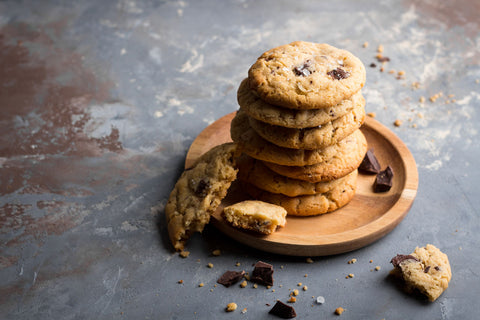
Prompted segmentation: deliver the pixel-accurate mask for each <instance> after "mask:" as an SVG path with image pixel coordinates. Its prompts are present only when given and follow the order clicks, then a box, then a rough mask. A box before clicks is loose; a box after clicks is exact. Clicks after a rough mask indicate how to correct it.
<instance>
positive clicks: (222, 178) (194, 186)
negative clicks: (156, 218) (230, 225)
mask: <svg viewBox="0 0 480 320" xmlns="http://www.w3.org/2000/svg"><path fill="white" fill-rule="evenodd" d="M236 150H237V148H236V145H235V144H234V143H225V144H222V145H219V146H216V147H214V148H212V149H211V150H209V151H208V152H206V153H205V154H203V155H202V156H201V157H200V158H198V159H197V160H196V161H195V163H194V164H193V166H192V167H191V168H189V169H186V170H185V171H184V172H183V173H182V175H181V176H180V178H179V179H178V181H177V183H176V184H175V187H174V188H173V190H172V192H171V193H170V197H169V199H168V202H167V205H166V207H165V214H166V218H167V224H168V234H169V237H170V241H171V242H172V245H173V247H174V248H175V250H177V251H182V250H183V249H184V247H185V244H186V242H187V240H188V239H189V238H190V236H191V235H192V234H193V233H194V232H202V231H203V228H204V227H205V225H206V224H207V223H208V222H209V221H210V216H211V215H212V214H213V213H214V212H215V210H216V209H217V207H218V206H219V205H220V203H221V201H222V199H223V198H225V196H226V195H227V191H228V188H229V187H230V185H231V183H232V181H233V180H235V179H236V177H237V171H238V170H237V169H236V168H235V157H236Z"/></svg>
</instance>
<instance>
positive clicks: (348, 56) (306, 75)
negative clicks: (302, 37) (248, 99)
mask: <svg viewBox="0 0 480 320" xmlns="http://www.w3.org/2000/svg"><path fill="white" fill-rule="evenodd" d="M248 79H249V84H250V88H251V89H252V90H255V91H256V92H257V94H258V95H259V96H260V98H261V99H262V100H264V101H266V102H268V103H270V104H273V105H278V106H282V107H285V108H291V109H319V108H327V107H331V106H334V105H337V104H339V103H340V102H341V101H343V100H345V99H348V98H349V97H351V96H352V95H353V94H354V93H356V92H358V91H359V90H360V89H361V88H362V87H363V86H364V84H365V80H366V73H365V67H364V65H363V63H362V62H361V61H360V59H358V58H357V57H355V56H354V55H353V54H352V53H350V52H348V51H346V50H342V49H338V48H335V47H333V46H331V45H328V44H320V43H312V42H304V41H295V42H292V43H290V44H286V45H282V46H279V47H276V48H273V49H271V50H268V51H266V52H265V53H263V54H262V55H261V56H260V57H259V58H258V59H257V61H256V62H255V63H254V64H253V65H252V66H251V67H250V69H249V71H248Z"/></svg>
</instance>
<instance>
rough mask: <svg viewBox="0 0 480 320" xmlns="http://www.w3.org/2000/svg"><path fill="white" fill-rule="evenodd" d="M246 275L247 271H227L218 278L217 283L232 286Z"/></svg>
mask: <svg viewBox="0 0 480 320" xmlns="http://www.w3.org/2000/svg"><path fill="white" fill-rule="evenodd" d="M244 275H245V271H243V270H242V271H230V270H228V271H226V272H225V273H224V274H223V275H222V276H221V277H220V278H218V280H217V283H220V284H223V285H224V286H225V287H227V288H228V287H230V286H231V285H232V284H235V283H237V282H238V281H240V279H242V278H243V276H244Z"/></svg>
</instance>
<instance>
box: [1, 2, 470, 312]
mask: <svg viewBox="0 0 480 320" xmlns="http://www.w3.org/2000/svg"><path fill="white" fill-rule="evenodd" d="M479 12H480V3H479V2H478V1H468V0H461V1H448V2H447V1H433V0H428V1H421V2H420V1H393V0H392V1H335V2H333V1H307V0H304V1H213V0H204V1H134V0H108V1H76V2H74V1H53V0H52V1H32V0H30V1H0V82H1V85H0V108H1V112H0V317H1V318H2V319H92V318H93V319H95V318H98V319H122V318H125V319H152V318H154V319H226V318H234V319H271V318H272V319H273V316H270V315H269V314H268V310H270V308H271V306H268V305H267V304H270V305H273V304H274V303H275V301H276V300H277V299H280V300H282V301H286V300H287V299H288V295H289V292H290V290H291V289H295V288H297V283H299V282H302V283H303V284H304V285H307V286H308V290H307V291H305V292H303V291H301V292H300V295H299V296H298V297H297V302H296V303H295V304H294V305H293V306H294V307H295V309H296V311H297V314H298V319H328V318H335V317H336V316H335V315H334V314H333V311H334V310H335V308H337V307H338V306H342V307H343V308H345V309H346V311H345V313H344V314H342V316H341V318H342V319H383V318H385V319H414V318H422V319H473V318H475V317H477V314H478V313H479V312H480V305H479V303H478V302H477V296H478V288H479V287H480V279H479V271H478V268H477V266H478V265H479V264H480V258H479V255H478V253H479V249H478V248H479V245H480V236H479V234H478V229H479V227H480V223H479V209H478V208H479V207H480V197H479V188H480V169H479V165H480V160H479V157H480V147H479V143H478V138H479V132H478V130H479V125H478V123H479V121H480V112H479V111H478V109H479V108H480V84H479V82H480V81H479V80H478V79H480V68H479V62H480V54H479V52H480V32H479V30H480V29H479V27H480V20H479V19H478V14H479ZM294 40H306V41H314V42H326V43H330V44H332V45H335V46H337V47H341V48H345V49H347V50H349V51H351V52H353V53H354V54H355V55H357V56H358V57H360V58H361V60H362V61H363V62H364V63H365V65H366V66H367V84H366V86H365V88H364V90H363V92H364V95H365V97H366V100H367V106H366V109H367V112H375V113H376V115H377V116H376V119H377V120H379V121H380V122H382V123H383V124H384V125H386V126H388V127H389V128H390V129H392V131H394V132H395V133H396V134H397V135H398V136H399V137H400V138H401V139H402V140H403V141H404V142H405V143H406V145H407V146H408V147H409V149H410V150H411V152H412V154H413V155H414V157H415V160H416V162H417V165H418V171H419V189H418V195H417V198H416V200H415V203H414V205H413V207H412V208H411V210H410V212H409V214H408V215H407V217H406V218H405V219H404V220H403V221H402V223H401V224H400V225H399V226H398V227H397V228H396V229H395V230H394V231H393V232H391V233H390V234H389V235H387V236H386V237H384V238H383V239H381V240H379V241H377V242H376V243H374V244H372V245H370V246H367V247H365V248H362V249H360V250H357V251H354V252H351V253H347V254H342V255H337V256H330V257H322V258H313V259H314V263H313V264H307V263H305V258H292V257H284V256H278V255H273V254H268V253H263V252H260V251H256V250H253V249H249V248H248V247H245V246H243V245H240V244H238V243H236V242H234V241H233V240H231V239H229V238H228V237H226V236H224V235H222V234H220V233H219V232H218V231H217V230H216V229H214V228H213V227H210V226H209V227H207V229H206V230H205V231H204V233H203V234H201V235H200V234H197V235H195V236H194V237H193V238H192V239H191V241H190V242H189V246H188V249H189V250H190V251H191V255H190V256H189V257H188V258H186V259H182V258H180V257H179V256H178V255H177V254H175V253H174V252H173V251H172V248H171V247H170V244H169V242H168V239H167V237H166V228H165V220H164V218H163V208H164V205H165V203H166V199H167V197H168V195H169V193H170V191H171V189H172V188H173V185H174V183H175V181H176V179H177V178H178V177H179V175H180V173H181V171H182V165H183V161H184V158H185V154H186V151H187V149H188V147H189V146H190V144H191V142H192V141H193V139H194V138H195V137H196V136H197V134H198V133H199V132H201V130H203V129H204V128H205V127H206V126H207V125H208V124H210V123H212V122H213V121H215V120H216V119H217V118H219V117H221V116H223V115H225V114H227V113H230V112H232V111H234V110H236V109H237V103H236V89H237V87H238V85H239V84H240V81H241V80H242V79H243V78H244V77H245V76H246V74H247V70H248V68H249V66H250V65H251V64H252V63H253V62H254V61H255V59H256V58H257V57H258V56H259V55H260V54H261V53H262V52H264V51H266V50H267V49H270V48H272V47H275V46H278V45H281V44H285V43H289V42H291V41H294ZM366 41H367V42H368V43H369V46H368V47H367V48H363V47H362V45H363V43H364V42H366ZM379 44H382V45H383V46H384V48H385V51H384V55H386V56H388V57H390V59H391V61H390V62H389V63H388V64H387V65H386V71H385V72H383V73H381V72H379V70H378V66H377V68H370V67H368V65H370V63H372V62H374V61H375V59H374V57H375V55H376V48H377V46H378V45H379ZM391 69H393V70H396V71H399V70H403V71H405V79H400V80H397V79H396V77H395V75H392V74H389V73H388V72H387V71H389V70H391ZM413 82H418V83H419V84H420V86H419V88H418V89H415V90H414V89H412V87H411V84H412V83H413ZM439 92H442V93H443V96H441V97H440V98H439V99H437V100H436V101H435V102H430V101H428V97H430V96H433V95H435V94H437V93H439ZM449 95H454V96H449ZM421 96H424V97H426V98H427V101H426V102H425V103H424V104H421V103H419V102H418V101H419V98H420V97H421ZM397 119H400V120H402V121H403V124H402V126H400V127H398V128H397V127H394V125H393V122H394V121H395V120H397ZM157 212H160V216H159V218H158V217H157ZM426 243H432V244H435V245H436V246H437V247H439V248H441V249H442V250H443V251H444V252H446V253H447V254H448V256H449V258H450V261H451V265H452V269H453V279H452V281H451V283H450V287H449V289H448V290H447V291H446V292H445V293H444V294H443V295H442V296H441V297H440V298H439V299H438V300H437V301H436V302H434V303H427V302H425V301H422V300H419V299H417V298H413V297H410V296H408V295H405V294H404V293H402V291H400V290H398V288H396V287H395V285H394V284H393V283H392V282H391V281H389V280H388V279H387V275H388V272H389V270H390V268H391V266H390V265H389V261H390V258H391V257H392V256H393V255H395V254H396V253H406V252H411V251H412V250H413V249H414V248H415V246H417V245H420V246H421V245H424V244H426ZM214 249H220V250H221V251H222V255H221V256H219V257H214V256H212V254H211V252H212V251H213V250H214ZM351 258H356V259H357V260H358V261H357V263H355V264H347V261H348V260H350V259H351ZM257 260H263V261H266V262H269V263H272V264H273V265H274V267H275V285H274V286H273V287H272V288H271V289H265V288H264V287H262V286H260V287H259V288H257V289H254V288H252V287H251V285H249V286H248V287H247V288H245V289H241V288H240V287H238V286H234V287H230V288H224V287H223V286H218V287H214V284H215V281H216V279H217V278H218V277H219V276H220V275H221V274H222V273H223V272H224V271H226V270H228V269H231V270H241V269H245V270H246V271H251V270H252V264H253V263H255V262H256V261H257ZM369 260H373V262H372V263H369ZM209 262H211V263H213V265H214V267H213V268H207V266H206V265H207V264H208V263H209ZM237 262H239V263H240V266H236V265H235V264H236V263H237ZM377 265H378V266H380V267H381V269H380V270H379V271H371V270H372V269H373V268H374V267H375V266H377ZM349 273H353V274H355V277H354V278H352V279H345V276H346V275H347V274H349ZM305 274H308V277H305V276H304V275H305ZM180 279H181V280H183V284H178V283H177V281H178V280H180ZM201 282H203V283H204V284H205V286H204V287H199V286H198V285H199V283H201ZM272 289H275V291H274V292H273V291H272ZM318 295H322V296H324V297H325V299H326V302H325V304H323V305H317V304H315V302H314V300H315V299H314V297H317V296H318ZM232 301H233V302H236V303H237V304H238V309H237V310H236V311H235V312H234V313H226V312H225V311H224V308H225V306H226V304H227V303H229V302H232ZM244 308H247V312H246V313H245V314H242V313H241V312H240V311H241V310H242V309H244Z"/></svg>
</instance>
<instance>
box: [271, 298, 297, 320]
mask: <svg viewBox="0 0 480 320" xmlns="http://www.w3.org/2000/svg"><path fill="white" fill-rule="evenodd" d="M268 313H270V314H273V315H276V316H277V317H280V318H282V319H292V318H295V317H296V316H297V313H296V312H295V309H294V308H293V307H291V306H289V305H287V304H285V303H283V302H281V301H277V303H275V305H274V306H273V308H272V309H271V310H270V311H269V312H268Z"/></svg>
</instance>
